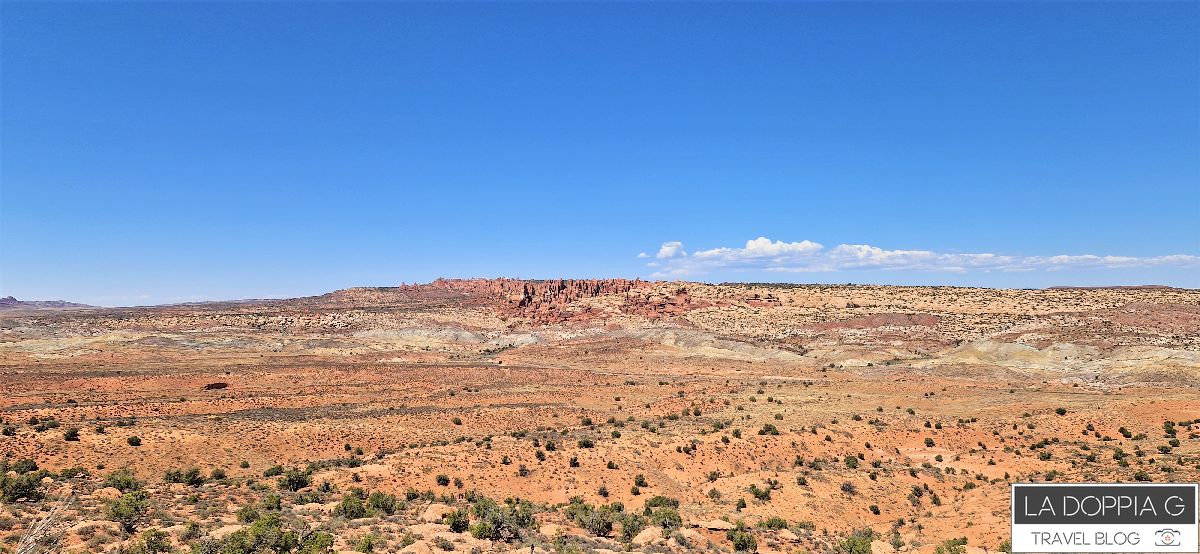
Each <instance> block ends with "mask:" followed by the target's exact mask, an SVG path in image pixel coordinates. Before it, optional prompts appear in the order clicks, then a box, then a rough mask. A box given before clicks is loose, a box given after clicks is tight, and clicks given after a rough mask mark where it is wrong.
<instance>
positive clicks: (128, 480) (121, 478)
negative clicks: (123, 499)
mask: <svg viewBox="0 0 1200 554" xmlns="http://www.w3.org/2000/svg"><path fill="white" fill-rule="evenodd" d="M104 486H106V487H112V488H114V489H117V490H119V491H121V492H130V491H135V490H138V489H140V488H142V484H141V483H140V482H138V480H137V478H135V477H134V476H133V472H131V471H129V470H128V469H121V470H117V471H114V472H112V473H109V474H108V475H107V476H105V477H104Z"/></svg>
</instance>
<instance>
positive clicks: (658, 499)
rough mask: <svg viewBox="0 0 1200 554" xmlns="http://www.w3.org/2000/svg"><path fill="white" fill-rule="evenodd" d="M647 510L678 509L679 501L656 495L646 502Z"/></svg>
mask: <svg viewBox="0 0 1200 554" xmlns="http://www.w3.org/2000/svg"><path fill="white" fill-rule="evenodd" d="M646 507H647V508H651V509H653V508H679V500H678V499H676V498H671V497H669V496H662V495H658V496H655V497H652V498H651V499H649V500H647V501H646Z"/></svg>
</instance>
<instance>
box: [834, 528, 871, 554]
mask: <svg viewBox="0 0 1200 554" xmlns="http://www.w3.org/2000/svg"><path fill="white" fill-rule="evenodd" d="M878 538H879V533H876V532H875V530H874V529H871V528H863V529H857V530H855V531H854V532H853V533H850V535H849V536H848V537H846V538H845V539H842V542H840V543H838V546H837V550H838V552H841V553H842V554H871V542H872V541H874V540H875V539H878Z"/></svg>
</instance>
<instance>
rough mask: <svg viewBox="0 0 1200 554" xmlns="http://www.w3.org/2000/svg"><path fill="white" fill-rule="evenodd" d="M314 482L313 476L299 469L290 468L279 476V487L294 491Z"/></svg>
mask: <svg viewBox="0 0 1200 554" xmlns="http://www.w3.org/2000/svg"><path fill="white" fill-rule="evenodd" d="M311 484H312V477H310V476H309V474H308V473H306V472H303V471H300V470H299V469H289V470H287V472H285V473H284V474H283V477H280V478H279V488H281V489H285V490H289V491H292V492H295V491H298V490H300V489H302V488H304V487H307V486H309V485H311Z"/></svg>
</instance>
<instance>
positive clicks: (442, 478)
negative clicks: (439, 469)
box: [436, 473, 450, 487]
mask: <svg viewBox="0 0 1200 554" xmlns="http://www.w3.org/2000/svg"><path fill="white" fill-rule="evenodd" d="M436 480H437V484H438V486H439V487H445V486H449V485H450V477H449V476H448V475H446V474H444V473H443V474H440V475H438V476H437V477H436Z"/></svg>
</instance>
